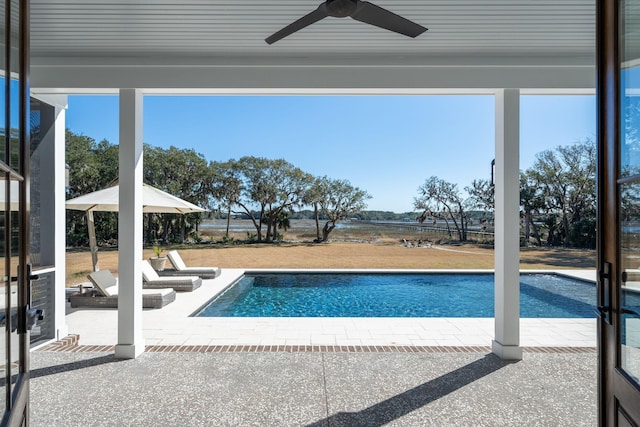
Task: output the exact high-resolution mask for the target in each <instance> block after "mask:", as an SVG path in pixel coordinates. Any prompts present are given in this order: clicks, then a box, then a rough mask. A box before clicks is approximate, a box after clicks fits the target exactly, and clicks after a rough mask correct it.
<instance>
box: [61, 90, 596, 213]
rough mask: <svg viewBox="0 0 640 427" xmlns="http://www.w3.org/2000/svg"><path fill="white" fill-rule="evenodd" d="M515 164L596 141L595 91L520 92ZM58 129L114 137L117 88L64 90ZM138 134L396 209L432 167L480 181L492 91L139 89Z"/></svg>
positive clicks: (489, 143)
mask: <svg viewBox="0 0 640 427" xmlns="http://www.w3.org/2000/svg"><path fill="white" fill-rule="evenodd" d="M520 115H521V129H520V135H521V136H520V138H521V141H520V142H521V146H520V168H521V169H526V168H527V167H529V166H530V165H531V164H532V163H533V161H534V160H535V155H536V154H537V153H539V152H541V151H543V150H547V149H554V148H556V147H558V146H560V145H569V144H572V143H575V142H579V141H584V140H585V139H586V138H592V139H595V121H596V115H595V97H594V96H522V98H521V107H520ZM67 127H68V128H69V129H71V130H72V131H73V132H75V133H77V134H84V135H87V136H90V137H92V138H94V139H95V140H97V141H100V140H102V139H106V140H108V141H109V142H111V143H113V144H117V143H118V98H117V97H116V96H105V95H103V96H70V97H69V109H68V111H67ZM144 142H146V143H148V144H151V145H155V146H160V147H165V148H166V147H169V146H171V145H174V146H176V147H180V148H193V149H195V150H196V151H197V152H198V153H201V154H203V155H204V156H205V158H206V159H207V160H217V161H225V160H228V159H230V158H239V157H242V156H245V155H254V156H262V157H268V158H284V159H286V160H287V161H289V162H290V163H293V164H294V165H296V166H298V167H300V168H301V169H303V170H305V171H306V172H309V173H311V174H313V175H316V176H320V175H328V176H329V177H331V178H340V179H348V180H349V181H350V182H351V183H352V184H353V185H356V186H358V187H360V188H362V189H364V190H366V191H368V192H369V193H370V194H371V195H372V196H373V198H372V199H370V200H369V202H368V209H375V210H391V211H395V212H405V211H411V210H413V198H414V197H415V196H416V195H417V188H418V186H420V185H421V184H422V183H423V182H424V181H425V179H427V178H428V177H430V176H432V175H435V176H438V177H440V178H442V179H445V180H447V181H450V182H454V183H457V184H458V187H459V188H460V189H461V190H463V189H464V187H465V186H468V185H470V184H471V182H472V181H473V180H474V179H489V177H490V163H491V160H492V159H493V158H494V157H495V156H494V105H493V97H491V96H462V95H457V96H191V97H179V96H145V98H144Z"/></svg>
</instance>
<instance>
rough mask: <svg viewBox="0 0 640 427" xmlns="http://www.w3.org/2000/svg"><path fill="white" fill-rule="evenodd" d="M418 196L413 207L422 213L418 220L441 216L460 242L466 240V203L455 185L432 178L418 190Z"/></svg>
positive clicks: (435, 177)
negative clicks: (453, 228) (450, 224)
mask: <svg viewBox="0 0 640 427" xmlns="http://www.w3.org/2000/svg"><path fill="white" fill-rule="evenodd" d="M418 194H419V195H418V197H416V198H415V199H414V206H415V207H416V209H420V210H422V211H423V214H422V215H421V216H420V217H419V219H423V220H424V218H426V217H427V216H429V215H430V216H435V217H437V216H440V215H441V217H442V218H444V219H445V220H446V221H447V227H449V223H448V220H449V219H450V220H451V221H452V222H453V224H454V227H455V229H456V232H457V234H458V239H459V240H460V241H461V242H463V241H466V240H467V220H468V218H467V210H466V206H465V205H466V204H467V203H465V199H464V198H463V197H462V195H461V194H460V192H459V191H458V186H457V185H456V184H453V183H450V182H447V181H445V180H443V179H440V178H438V177H437V176H432V177H430V178H428V179H427V180H426V181H425V183H424V184H422V185H421V186H420V187H419V188H418Z"/></svg>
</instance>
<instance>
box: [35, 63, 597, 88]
mask: <svg viewBox="0 0 640 427" xmlns="http://www.w3.org/2000/svg"><path fill="white" fill-rule="evenodd" d="M31 81H32V85H31V87H32V88H33V90H34V91H36V92H42V93H63V94H72V93H78V92H82V91H87V90H93V91H94V93H96V91H102V93H117V91H118V90H119V88H121V87H136V88H139V89H141V90H143V91H145V92H147V91H156V92H158V91H162V90H163V89H164V90H171V91H179V90H184V91H189V90H193V89H200V90H216V89H218V90H251V89H254V90H257V91H260V90H274V89H275V90H283V89H284V90H286V89H304V88H314V89H318V90H329V91H331V90H340V89H345V90H356V91H357V90H367V89H369V88H376V89H378V90H384V89H400V90H401V89H436V90H437V89H441V90H464V89H467V90H482V89H484V90H492V89H495V88H502V87H517V88H523V89H530V90H554V89H555V90H557V89H565V90H584V89H593V88H594V82H595V71H594V67H593V66H592V65H590V64H579V65H563V64H560V65H554V64H543V65H536V64H529V65H509V64H507V65H501V64H490V65H461V64H454V65H447V64H442V65H421V64H415V65H414V64H412V65H405V64H404V63H399V65H363V64H346V65H339V64H329V65H277V64H274V65H264V64H246V65H240V64H238V65H224V64H213V65H211V64H204V65H188V64H187V65H180V64H176V65H172V64H170V65H166V64H150V65H144V64H143V65H140V64H109V63H106V64H99V63H98V64H73V63H69V64H55V65H51V64H43V65H40V66H38V65H32V66H31Z"/></svg>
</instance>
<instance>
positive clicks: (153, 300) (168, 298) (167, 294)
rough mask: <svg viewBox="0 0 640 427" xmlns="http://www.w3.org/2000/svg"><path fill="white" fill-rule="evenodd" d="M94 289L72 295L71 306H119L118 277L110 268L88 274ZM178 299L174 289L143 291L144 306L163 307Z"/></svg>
mask: <svg viewBox="0 0 640 427" xmlns="http://www.w3.org/2000/svg"><path fill="white" fill-rule="evenodd" d="M87 277H88V278H89V280H90V281H91V283H93V289H92V290H90V291H88V292H85V293H82V294H80V293H78V294H75V295H71V296H70V297H69V301H70V302H71V307H104V308H116V307H118V279H117V278H116V277H115V276H114V275H113V274H111V272H110V271H109V270H100V271H94V272H93V273H91V274H89V275H88V276H87ZM175 299H176V292H175V291H174V290H173V289H153V290H143V291H142V307H143V308H162V307H164V306H165V305H167V304H169V303H170V302H173V301H174V300H175Z"/></svg>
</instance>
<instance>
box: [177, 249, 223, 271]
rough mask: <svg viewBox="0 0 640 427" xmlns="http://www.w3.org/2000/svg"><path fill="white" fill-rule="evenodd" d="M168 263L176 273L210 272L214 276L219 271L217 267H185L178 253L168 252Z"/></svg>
mask: <svg viewBox="0 0 640 427" xmlns="http://www.w3.org/2000/svg"><path fill="white" fill-rule="evenodd" d="M167 257H168V258H169V261H170V262H171V264H172V265H173V268H175V269H176V270H178V271H184V272H185V273H189V272H194V273H196V272H197V273H206V272H210V273H211V274H215V273H216V272H217V271H218V270H219V269H218V267H187V265H186V264H185V263H184V261H183V260H182V257H181V256H180V254H179V253H178V251H169V253H168V254H167Z"/></svg>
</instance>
